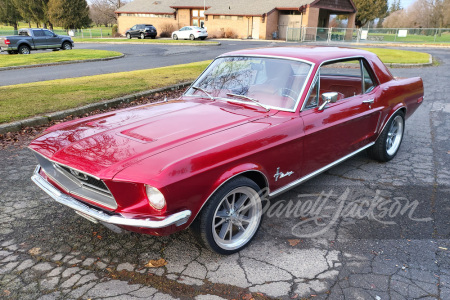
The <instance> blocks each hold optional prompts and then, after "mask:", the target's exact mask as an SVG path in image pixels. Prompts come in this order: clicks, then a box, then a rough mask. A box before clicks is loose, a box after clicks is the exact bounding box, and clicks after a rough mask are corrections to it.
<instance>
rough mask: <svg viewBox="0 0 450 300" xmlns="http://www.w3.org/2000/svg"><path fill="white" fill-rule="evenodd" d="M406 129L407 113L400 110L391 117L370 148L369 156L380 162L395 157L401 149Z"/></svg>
mask: <svg viewBox="0 0 450 300" xmlns="http://www.w3.org/2000/svg"><path fill="white" fill-rule="evenodd" d="M404 131H405V114H404V112H403V111H398V112H396V113H395V114H394V115H393V116H392V117H391V118H390V120H389V122H388V123H387V124H386V126H385V127H384V129H383V131H382V132H381V134H380V136H379V137H378V139H377V141H376V142H375V144H374V145H373V146H372V147H370V148H369V149H368V153H369V156H371V157H372V158H373V159H375V160H378V161H380V162H387V161H390V160H391V159H393V158H394V157H395V155H396V154H397V152H398V150H399V149H400V145H401V143H402V140H403V133H404Z"/></svg>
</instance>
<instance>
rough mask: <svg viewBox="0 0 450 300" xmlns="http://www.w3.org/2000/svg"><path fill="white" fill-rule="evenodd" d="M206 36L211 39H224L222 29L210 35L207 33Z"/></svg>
mask: <svg viewBox="0 0 450 300" xmlns="http://www.w3.org/2000/svg"><path fill="white" fill-rule="evenodd" d="M208 35H209V37H210V38H212V39H221V38H224V37H225V32H224V31H223V28H221V30H215V31H213V32H211V33H208Z"/></svg>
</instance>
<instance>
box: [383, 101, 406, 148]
mask: <svg viewBox="0 0 450 300" xmlns="http://www.w3.org/2000/svg"><path fill="white" fill-rule="evenodd" d="M399 111H402V112H403V114H404V115H405V116H406V106H405V105H404V104H403V103H399V104H398V105H396V106H395V107H394V108H393V109H391V111H390V113H389V114H388V115H387V116H386V118H385V121H384V122H383V123H382V124H383V125H382V126H381V127H380V128H379V130H378V132H377V139H378V138H379V137H380V135H381V133H382V132H383V130H384V128H385V127H386V125H387V124H388V123H389V121H390V120H391V119H392V117H393V116H394V115H395V114H396V113H397V112H399Z"/></svg>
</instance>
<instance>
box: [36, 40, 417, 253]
mask: <svg viewBox="0 0 450 300" xmlns="http://www.w3.org/2000/svg"><path fill="white" fill-rule="evenodd" d="M422 100H423V83H422V80H421V78H409V79H398V78H394V77H393V76H392V75H391V73H390V72H389V70H388V69H387V68H386V67H385V66H384V65H383V63H382V62H381V61H380V60H379V58H378V57H377V56H376V55H374V54H372V53H370V52H367V51H362V50H356V49H347V48H334V47H278V48H265V49H256V50H243V51H237V52H231V53H227V54H224V55H221V56H219V57H218V58H216V59H215V60H214V61H213V62H212V63H211V64H210V66H209V67H208V68H207V69H206V70H205V71H204V72H203V73H202V74H201V75H200V77H199V78H198V79H197V80H196V81H195V82H194V83H193V84H192V85H191V86H190V87H189V88H188V89H187V91H186V92H185V93H184V94H183V96H181V97H180V98H179V99H174V100H170V101H165V102H160V103H154V104H148V105H142V106H137V107H133V108H127V109H123V110H118V111H114V112H108V113H104V114H100V115H96V116H92V117H88V118H84V119H78V120H73V121H70V122H66V123H62V124H58V125H55V126H53V127H50V128H49V129H48V130H47V131H46V132H44V134H43V135H41V136H40V137H38V138H37V139H36V140H34V141H33V142H32V143H31V144H30V146H29V147H30V149H32V150H33V152H34V153H35V155H36V158H37V160H38V161H39V165H38V166H37V167H36V169H35V172H34V175H33V177H32V180H33V181H34V182H35V183H36V184H37V185H38V186H39V187H40V188H41V189H43V190H44V191H45V192H46V193H47V194H48V195H50V196H51V197H52V198H53V199H54V200H56V201H57V202H59V203H61V204H64V205H66V206H68V207H70V208H72V209H74V210H75V212H76V213H78V214H80V215H81V216H83V217H85V218H86V219H88V220H90V221H92V222H95V223H102V224H104V225H105V226H107V227H109V228H111V229H113V230H121V229H125V230H130V231H134V232H140V233H146V234H153V235H167V234H171V233H174V232H177V231H180V230H183V229H185V228H187V227H189V226H191V228H192V229H193V230H194V232H195V233H196V234H197V235H198V237H199V238H200V240H201V241H202V242H203V243H204V244H205V246H207V247H209V248H210V249H212V250H214V251H216V252H219V253H222V254H231V253H234V252H236V251H239V250H240V249H242V248H243V247H245V246H247V245H248V243H249V242H250V241H251V240H252V238H253V237H254V236H255V234H256V232H257V231H258V228H259V226H260V223H261V215H262V203H261V202H262V200H264V199H263V197H264V195H267V196H269V197H273V196H276V195H279V194H281V193H282V192H284V191H287V190H288V189H290V188H293V187H295V186H297V185H299V184H301V183H302V182H304V181H306V180H308V179H310V178H312V177H314V176H316V175H318V174H319V173H321V172H323V171H325V170H327V169H329V168H331V167H333V166H335V165H336V164H338V163H340V162H342V161H344V160H345V159H347V158H349V157H351V156H352V155H355V154H356V153H358V152H361V151H363V150H365V149H367V150H368V152H369V154H370V155H371V156H372V157H373V158H375V159H377V160H379V161H389V160H391V159H392V158H393V157H394V156H395V155H396V153H397V151H398V150H399V148H400V144H401V142H402V138H403V132H404V128H405V119H407V118H408V117H409V116H411V115H412V114H413V113H414V111H415V110H416V109H417V108H418V107H419V105H420V104H421V102H422ZM261 191H265V193H262V192H261Z"/></svg>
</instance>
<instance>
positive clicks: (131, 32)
mask: <svg viewBox="0 0 450 300" xmlns="http://www.w3.org/2000/svg"><path fill="white" fill-rule="evenodd" d="M136 28H137V25H134V26H133V27H131V28H130V31H129V32H130V36H131V37H134V36H136Z"/></svg>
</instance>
